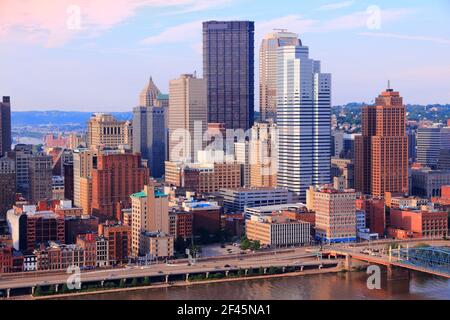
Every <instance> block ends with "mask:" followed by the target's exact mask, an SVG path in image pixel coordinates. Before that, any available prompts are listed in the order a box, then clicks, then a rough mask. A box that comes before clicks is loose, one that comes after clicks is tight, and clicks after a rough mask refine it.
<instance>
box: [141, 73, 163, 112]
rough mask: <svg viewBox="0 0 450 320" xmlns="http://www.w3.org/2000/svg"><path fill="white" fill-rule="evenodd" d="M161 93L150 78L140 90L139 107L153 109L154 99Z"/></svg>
mask: <svg viewBox="0 0 450 320" xmlns="http://www.w3.org/2000/svg"><path fill="white" fill-rule="evenodd" d="M160 93H161V92H160V91H159V89H158V87H157V86H156V85H155V83H154V82H153V79H152V77H150V80H149V81H148V83H147V85H146V86H145V87H144V89H142V91H141V94H140V95H139V106H141V107H153V106H155V103H156V99H157V98H158V95H159V94H160Z"/></svg>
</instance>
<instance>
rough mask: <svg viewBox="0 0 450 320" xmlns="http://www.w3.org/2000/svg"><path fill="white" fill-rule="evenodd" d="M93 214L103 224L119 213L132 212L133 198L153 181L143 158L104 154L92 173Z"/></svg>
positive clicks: (122, 152) (127, 153) (121, 152)
mask: <svg viewBox="0 0 450 320" xmlns="http://www.w3.org/2000/svg"><path fill="white" fill-rule="evenodd" d="M91 174H92V209H91V211H92V213H93V215H95V216H97V217H99V218H100V219H101V221H104V220H109V219H115V218H116V217H117V216H119V215H118V213H119V214H120V210H119V209H123V208H131V200H130V195H131V194H133V193H136V192H139V191H140V190H142V189H143V188H144V185H145V184H147V183H148V180H149V170H148V168H145V167H143V166H142V163H141V155H140V154H133V153H131V152H130V151H129V150H114V151H102V152H101V153H100V154H99V155H98V159H97V168H95V169H92V171H91Z"/></svg>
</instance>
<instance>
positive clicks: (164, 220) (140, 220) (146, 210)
mask: <svg viewBox="0 0 450 320" xmlns="http://www.w3.org/2000/svg"><path fill="white" fill-rule="evenodd" d="M131 208H132V218H131V221H132V223H131V227H132V241H131V252H132V254H133V256H139V255H145V254H147V253H148V252H146V251H145V250H144V239H143V238H144V237H143V234H144V233H146V232H149V231H159V232H163V233H165V234H169V201H168V197H167V195H166V194H164V193H162V192H161V191H159V190H155V186H154V183H153V182H150V184H149V185H146V186H145V187H144V190H143V191H141V192H138V193H134V194H132V195H131Z"/></svg>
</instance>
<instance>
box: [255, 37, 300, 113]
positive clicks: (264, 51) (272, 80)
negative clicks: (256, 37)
mask: <svg viewBox="0 0 450 320" xmlns="http://www.w3.org/2000/svg"><path fill="white" fill-rule="evenodd" d="M301 45H302V43H301V41H300V40H299V39H298V35H297V34H295V33H291V32H287V30H275V31H274V32H271V33H269V34H267V35H266V36H265V37H264V39H263V40H262V43H261V48H260V51H259V110H260V112H261V120H268V119H273V120H275V121H276V112H277V49H278V48H280V47H283V46H301Z"/></svg>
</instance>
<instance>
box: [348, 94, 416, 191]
mask: <svg viewBox="0 0 450 320" xmlns="http://www.w3.org/2000/svg"><path fill="white" fill-rule="evenodd" d="M361 125H362V135H361V136H356V137H355V188H356V190H357V191H360V192H362V193H365V194H373V195H374V196H378V197H383V196H384V194H385V193H386V192H392V193H402V192H403V193H405V192H408V136H407V135H406V112H405V106H404V105H403V98H402V97H400V94H399V93H398V92H396V91H394V90H393V89H390V88H389V89H387V90H386V91H384V92H382V93H381V94H380V95H379V96H378V97H377V98H376V99H375V105H373V106H366V107H364V108H363V110H362V123H361Z"/></svg>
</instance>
